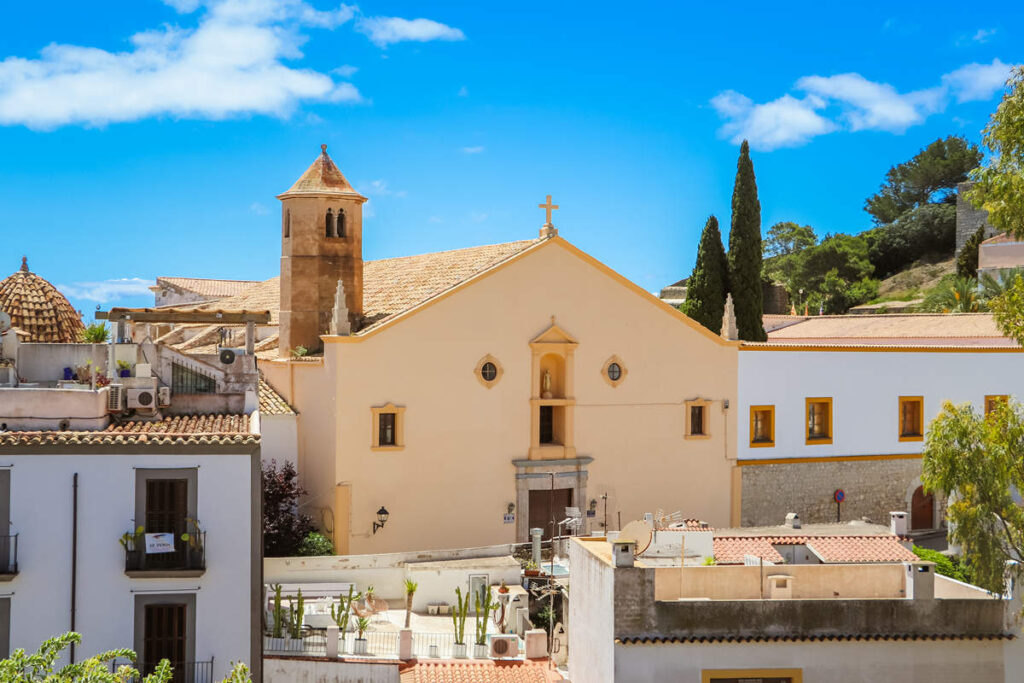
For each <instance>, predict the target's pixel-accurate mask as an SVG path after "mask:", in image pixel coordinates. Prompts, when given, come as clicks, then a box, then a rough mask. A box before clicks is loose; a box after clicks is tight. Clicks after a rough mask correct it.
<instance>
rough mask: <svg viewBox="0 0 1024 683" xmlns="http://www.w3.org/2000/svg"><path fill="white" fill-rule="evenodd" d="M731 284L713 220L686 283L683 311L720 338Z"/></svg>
mask: <svg viewBox="0 0 1024 683" xmlns="http://www.w3.org/2000/svg"><path fill="white" fill-rule="evenodd" d="M728 282H729V261H728V260H727V259H726V257H725V248H724V247H723V246H722V233H721V232H719V230H718V219H717V218H715V217H714V216H710V217H709V218H708V222H707V223H706V224H705V225H704V232H703V233H701V236H700V246H699V247H697V264H696V265H695V266H694V267H693V274H692V275H690V279H689V281H688V282H687V283H686V301H684V302H683V305H682V306H681V307H680V310H682V312H683V313H685V314H686V315H688V316H690V317H691V318H693V319H694V320H696V321H697V322H699V323H700V324H701V325H703V326H704V327H706V328H708V329H709V330H711V331H712V332H714V333H715V334H718V331H719V330H720V329H721V327H722V314H723V313H724V311H725V293H726V292H727V291H728V290H729V286H728Z"/></svg>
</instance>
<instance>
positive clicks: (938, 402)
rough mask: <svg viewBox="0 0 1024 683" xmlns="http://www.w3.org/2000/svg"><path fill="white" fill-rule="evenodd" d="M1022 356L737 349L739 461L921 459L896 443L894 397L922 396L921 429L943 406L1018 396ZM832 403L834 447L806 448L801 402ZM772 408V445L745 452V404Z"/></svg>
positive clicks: (911, 446) (916, 448) (914, 445)
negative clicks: (853, 457) (821, 399)
mask: <svg viewBox="0 0 1024 683" xmlns="http://www.w3.org/2000/svg"><path fill="white" fill-rule="evenodd" d="M1022 386H1024V354H1021V353H1019V352H1008V353H1004V352H996V353H986V352H980V351H979V352H963V353H955V352H954V353H942V352H934V351H931V352H926V351H919V352H906V351H901V352H897V351H893V352H878V351H874V352H869V351H863V352H839V351H820V352H815V351H746V350H743V351H740V354H739V401H738V403H739V406H738V407H739V411H738V412H737V418H738V420H737V424H738V433H739V440H738V457H739V459H741V460H756V459H772V458H799V457H824V456H850V455H893V454H902V453H920V452H921V449H922V445H923V444H922V442H921V441H905V442H901V441H900V440H899V397H900V396H923V397H924V424H925V427H927V425H928V423H929V422H930V421H931V420H932V419H934V418H935V416H936V415H938V413H939V410H940V409H941V407H942V402H943V401H945V400H951V401H953V402H954V403H962V402H965V401H969V402H971V403H973V404H974V406H975V408H976V409H978V410H979V411H980V410H983V409H984V401H985V396H986V395H998V394H1009V395H1011V396H1014V395H1016V396H1018V397H1019V395H1020V391H1021V389H1020V387H1022ZM811 397H832V411H833V418H832V419H833V422H832V437H833V438H832V443H831V444H818V445H807V444H806V443H805V429H806V423H805V415H804V409H805V404H804V400H805V399H806V398H811ZM752 405H774V406H775V446H774V447H772V448H751V447H750V406H752Z"/></svg>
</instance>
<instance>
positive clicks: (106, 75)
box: [0, 0, 361, 130]
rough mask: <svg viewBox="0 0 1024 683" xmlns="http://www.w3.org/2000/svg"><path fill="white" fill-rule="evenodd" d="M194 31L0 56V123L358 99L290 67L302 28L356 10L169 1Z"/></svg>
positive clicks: (211, 113) (167, 30) (211, 112)
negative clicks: (119, 48) (115, 48)
mask: <svg viewBox="0 0 1024 683" xmlns="http://www.w3.org/2000/svg"><path fill="white" fill-rule="evenodd" d="M165 1H166V2H167V4H168V5H170V6H171V7H173V8H175V9H176V10H178V11H180V12H183V13H187V12H190V11H195V10H196V9H199V8H200V7H201V8H202V9H203V12H202V14H200V17H199V21H198V24H197V26H196V27H195V28H189V29H181V28H177V27H172V26H163V27H161V28H158V29H153V30H149V31H144V32H142V33H138V34H136V35H134V36H132V38H131V43H132V47H131V49H129V50H126V51H123V52H108V51H106V50H102V49H99V48H92V47H84V46H78V45H63V44H56V43H53V44H50V45H48V46H46V47H45V48H43V49H42V51H41V52H40V56H39V58H37V59H26V58H22V57H13V56H12V57H8V58H6V59H4V60H3V61H0V125H25V126H28V127H30V128H34V129H44V130H45V129H52V128H56V127H58V126H62V125H68V124H86V125H103V124H107V123H114V122H121V121H135V120H138V119H142V118H147V117H151V116H162V115H167V116H174V117H181V118H199V119H224V118H229V117H235V116H241V115H246V114H267V115H273V116H287V115H288V114H290V113H291V112H292V111H294V110H295V109H296V107H297V106H298V105H299V104H300V103H302V102H305V101H321V102H358V101H360V99H361V98H360V94H359V91H358V90H357V89H356V88H355V86H353V85H352V84H351V83H345V82H335V81H334V80H333V79H332V78H331V77H330V76H328V75H326V74H323V73H320V72H317V71H314V70H311V69H303V68H295V67H292V66H288V65H287V64H286V63H285V60H290V59H298V58H300V57H302V52H301V51H300V49H299V48H300V47H301V45H302V43H303V42H304V41H305V40H306V36H305V35H304V34H303V33H302V29H303V28H304V27H316V28H334V27H337V26H339V25H341V24H343V23H345V22H347V21H349V20H350V19H351V18H352V17H353V15H354V9H353V8H351V7H348V6H346V5H340V6H338V8H337V9H333V10H329V11H321V10H317V9H315V8H314V7H312V6H311V5H309V4H308V3H307V2H305V1H304V0H165Z"/></svg>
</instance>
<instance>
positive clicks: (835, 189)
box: [0, 0, 1024, 319]
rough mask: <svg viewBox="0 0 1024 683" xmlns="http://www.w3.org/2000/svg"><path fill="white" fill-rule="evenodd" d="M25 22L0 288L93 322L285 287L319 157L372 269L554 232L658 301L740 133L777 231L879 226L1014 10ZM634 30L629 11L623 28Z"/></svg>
mask: <svg viewBox="0 0 1024 683" xmlns="http://www.w3.org/2000/svg"><path fill="white" fill-rule="evenodd" d="M823 5H824V3H808V4H806V5H798V4H796V3H789V4H788V5H787V6H786V7H785V8H784V9H782V8H780V6H778V5H766V4H765V3H752V2H751V3H733V4H732V5H720V4H719V6H714V4H713V3H686V4H684V3H672V4H671V5H670V4H669V3H643V2H640V3H632V4H631V5H629V7H628V8H625V9H624V7H623V6H622V5H621V4H611V3H605V4H596V3H551V2H544V3H530V2H522V3H516V4H515V5H513V6H502V5H496V4H494V3H480V2H449V3H444V4H441V3H437V4H427V3H415V4H414V3H402V2H375V3H373V4H365V5H362V4H361V5H359V6H358V7H357V6H355V5H339V4H337V3H332V2H328V1H327V0H164V1H160V0H107V1H106V2H103V3H91V4H90V3H80V2H75V3H72V2H52V3H49V4H47V6H46V8H45V9H42V8H41V7H40V6H39V5H38V4H36V5H33V4H31V3H9V4H8V6H6V7H5V9H4V12H5V20H4V22H2V24H0V236H2V240H3V241H2V243H3V245H4V248H3V249H2V250H0V254H2V262H0V276H3V275H6V274H7V273H8V272H13V271H14V270H16V269H17V267H18V266H19V265H20V257H21V255H22V254H25V255H27V256H28V258H29V265H30V266H31V268H32V270H34V271H35V272H37V273H39V274H41V275H43V276H44V277H46V278H47V279H49V280H51V281H52V282H54V283H55V284H58V285H60V286H61V287H62V288H63V289H64V290H65V291H66V292H67V293H68V294H70V298H71V299H72V302H73V303H74V304H75V305H76V306H77V307H79V308H81V309H82V310H83V311H84V312H85V313H86V318H87V319H91V315H90V311H91V310H93V309H95V307H96V306H97V305H102V306H103V307H104V308H106V307H109V306H110V305H114V304H121V305H145V304H147V303H150V302H151V301H152V298H151V295H150V294H149V292H148V291H146V289H145V286H146V284H148V283H149V282H150V281H152V280H153V279H154V278H155V277H156V276H158V275H180V276H193V277H222V278H239V279H262V278H266V277H270V276H272V275H275V274H276V273H277V270H278V257H279V229H280V226H279V208H278V202H277V200H276V199H274V195H276V194H278V193H280V192H282V191H284V190H285V189H287V188H288V187H289V185H290V184H291V183H292V182H293V181H294V180H295V178H296V177H298V176H299V174H301V173H302V171H303V170H304V169H305V168H306V167H307V166H308V165H309V163H310V162H311V161H312V160H313V159H314V158H315V157H316V155H317V153H318V152H319V145H320V143H327V144H328V145H329V151H330V153H331V155H332V156H333V158H334V159H335V161H337V162H338V164H339V165H340V166H341V168H342V170H343V171H344V172H345V174H346V175H347V176H348V178H349V180H350V181H351V182H352V183H353V184H354V185H355V186H356V187H357V188H358V189H359V190H360V191H362V192H363V193H364V194H366V195H367V196H369V197H370V202H369V204H368V205H367V210H366V219H365V223H364V242H363V248H364V257H365V258H367V259H373V258H381V257H387V256H399V255H406V254H414V253H421V252H425V251H435V250H441V249H451V248H458V247H463V246H471V245H476V244H486V243H493V242H501V241H507V240H514V239H523V238H528V237H534V236H536V234H537V230H538V228H539V227H540V225H541V223H542V222H543V212H542V211H540V210H539V209H537V208H536V205H537V204H538V203H539V202H541V201H543V199H544V195H545V194H548V193H550V194H552V195H554V201H555V202H556V203H558V204H559V205H561V207H562V208H561V209H560V210H559V211H558V212H556V215H555V224H556V225H557V226H558V228H559V230H560V232H561V234H562V236H564V237H566V238H567V239H569V240H570V241H572V242H573V243H575V244H576V245H578V246H580V247H581V248H583V249H584V250H586V251H588V252H589V253H591V254H593V255H594V256H596V257H598V258H600V259H601V260H603V261H604V262H605V263H607V264H609V265H610V266H611V267H613V268H615V269H616V270H618V271H619V272H621V273H623V274H624V275H626V276H627V277H629V278H631V279H633V280H635V281H636V282H638V283H640V284H641V285H642V286H644V287H645V288H647V289H650V290H656V289H658V288H659V287H661V286H663V285H665V284H668V283H670V282H671V281H674V280H676V279H678V278H679V277H682V276H684V275H686V274H688V273H689V271H690V269H691V268H692V267H693V261H694V256H695V249H696V244H697V240H698V237H699V233H700V229H701V227H702V226H703V224H704V220H705V219H706V217H707V215H708V214H710V213H715V214H716V215H718V216H719V218H720V219H721V220H722V221H723V224H724V225H726V226H727V225H728V220H729V218H728V215H729V199H730V194H731V190H732V180H733V175H734V173H735V163H736V154H737V151H738V141H739V140H740V139H741V138H742V137H744V136H746V137H749V138H750V140H751V143H752V147H753V149H754V153H753V156H754V165H755V170H756V173H757V179H758V186H759V190H760V198H761V205H762V219H763V226H764V228H765V229H767V227H768V226H770V225H771V224H772V223H774V222H776V221H780V220H794V221H798V222H800V223H807V224H810V225H813V226H814V227H815V228H816V229H817V230H818V232H819V234H821V233H825V232H855V231H859V230H862V229H864V228H866V227H869V225H870V222H869V220H868V217H867V215H866V214H865V213H864V212H863V209H862V207H863V201H864V198H865V197H867V196H868V195H870V194H871V193H873V192H874V191H875V190H876V189H877V187H878V185H879V183H880V182H881V180H882V177H883V175H884V173H885V171H886V170H887V169H888V168H889V167H890V166H891V165H892V164H894V163H897V162H900V161H903V160H905V159H907V158H909V157H910V156H912V155H913V154H914V153H915V152H916V151H917V150H918V149H919V148H921V147H923V146H924V145H926V144H927V143H928V142H930V141H931V140H934V139H935V138H937V137H940V136H943V135H947V134H961V135H965V136H967V137H968V138H970V139H972V140H978V139H979V131H980V130H981V128H982V127H983V126H984V125H985V122H986V120H987V118H988V115H989V114H990V112H991V111H992V110H993V109H994V107H995V105H996V104H997V102H998V98H999V94H1000V92H1001V85H1000V83H1001V81H1002V79H1003V78H1004V77H1005V74H1006V71H1007V69H1008V68H1009V67H1008V65H1010V64H1014V63H1019V62H1021V61H1024V35H1022V34H1024V21H1022V19H1024V9H1022V7H1021V5H1020V4H1019V3H1012V2H992V3H983V4H981V5H974V4H970V3H968V4H965V3H955V4H954V3H935V2H933V3H928V4H927V5H926V6H924V5H922V6H920V7H916V6H915V7H911V6H909V5H907V4H906V3H898V4H896V5H893V3H876V4H872V3H861V4H855V5H851V4H849V3H846V4H844V5H842V6H840V5H838V4H835V5H829V6H823ZM626 9H628V11H626Z"/></svg>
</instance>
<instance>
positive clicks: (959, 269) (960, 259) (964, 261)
mask: <svg viewBox="0 0 1024 683" xmlns="http://www.w3.org/2000/svg"><path fill="white" fill-rule="evenodd" d="M984 240H985V226H984V225H982V226H981V227H980V228H978V229H977V230H975V231H974V234H973V235H971V236H970V237H968V238H967V241H966V242H964V246H963V247H961V248H960V253H959V254H957V257H956V274H957V275H959V276H960V277H978V251H979V250H980V247H981V243H982V242H983V241H984Z"/></svg>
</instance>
